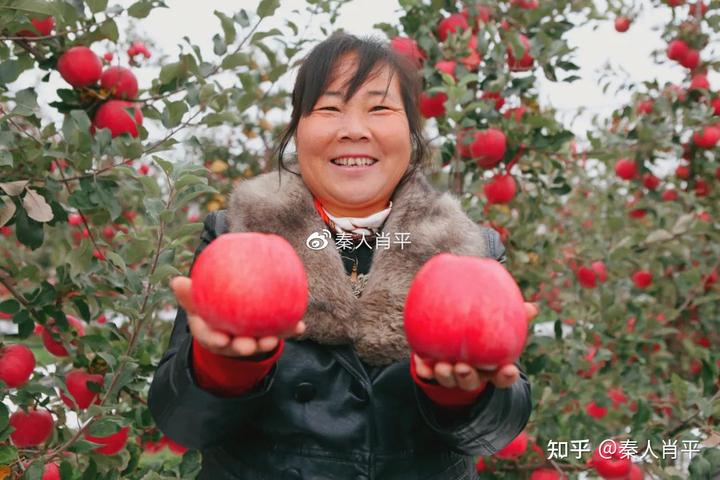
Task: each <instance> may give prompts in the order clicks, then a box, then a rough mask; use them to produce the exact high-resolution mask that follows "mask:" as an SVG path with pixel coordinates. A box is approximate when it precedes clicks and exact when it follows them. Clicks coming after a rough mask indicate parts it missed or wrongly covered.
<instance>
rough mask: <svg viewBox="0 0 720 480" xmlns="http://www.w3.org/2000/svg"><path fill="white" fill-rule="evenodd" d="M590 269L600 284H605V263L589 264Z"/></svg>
mask: <svg viewBox="0 0 720 480" xmlns="http://www.w3.org/2000/svg"><path fill="white" fill-rule="evenodd" d="M590 267H591V268H592V269H593V270H594V271H595V273H596V274H597V276H598V280H600V282H602V283H605V281H606V280H607V270H606V269H605V263H604V262H602V261H600V260H597V261H595V262H593V263H592V264H590Z"/></svg>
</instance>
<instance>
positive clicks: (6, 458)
mask: <svg viewBox="0 0 720 480" xmlns="http://www.w3.org/2000/svg"><path fill="white" fill-rule="evenodd" d="M16 458H17V449H16V448H15V447H13V446H11V445H0V464H3V465H7V464H8V463H12V462H13V461H15V459H16Z"/></svg>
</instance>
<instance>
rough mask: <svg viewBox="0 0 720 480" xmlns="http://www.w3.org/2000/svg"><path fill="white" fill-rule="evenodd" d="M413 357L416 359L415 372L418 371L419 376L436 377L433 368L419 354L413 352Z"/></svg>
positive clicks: (428, 378) (425, 377)
mask: <svg viewBox="0 0 720 480" xmlns="http://www.w3.org/2000/svg"><path fill="white" fill-rule="evenodd" d="M413 357H414V361H415V373H417V375H418V377H420V378H424V379H426V380H432V379H433V378H434V377H435V375H434V374H433V370H432V368H430V366H429V365H428V364H426V363H425V362H423V360H422V358H420V357H418V356H417V355H415V354H413Z"/></svg>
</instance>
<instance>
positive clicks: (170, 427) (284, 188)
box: [149, 34, 536, 480]
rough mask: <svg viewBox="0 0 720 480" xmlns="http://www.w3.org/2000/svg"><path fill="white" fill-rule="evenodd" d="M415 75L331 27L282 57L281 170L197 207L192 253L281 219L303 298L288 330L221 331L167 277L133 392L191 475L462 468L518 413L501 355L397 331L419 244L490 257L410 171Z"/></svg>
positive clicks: (416, 118)
mask: <svg viewBox="0 0 720 480" xmlns="http://www.w3.org/2000/svg"><path fill="white" fill-rule="evenodd" d="M420 88H421V86H420V79H419V78H418V76H417V72H416V67H415V66H414V65H412V64H411V63H409V61H407V60H406V59H404V58H402V57H400V56H398V55H396V54H395V53H394V52H392V51H391V50H390V49H388V48H387V46H386V45H385V44H383V43H380V42H377V41H373V40H365V39H362V40H361V39H358V38H356V37H354V36H351V35H347V34H336V35H333V36H332V37H330V38H329V39H327V40H325V41H324V42H322V43H320V44H319V45H317V46H316V47H315V48H314V49H313V50H312V52H311V53H310V54H309V55H308V57H307V58H306V59H305V61H304V63H303V65H302V66H301V68H300V70H299V72H298V77H297V80H296V83H295V88H294V91H293V96H292V103H293V114H292V119H291V122H290V124H289V126H288V128H287V130H286V133H285V134H284V136H283V138H282V139H281V141H280V143H279V147H278V151H277V154H278V159H279V161H280V166H281V167H282V168H280V169H279V172H278V174H279V176H278V177H276V176H275V174H273V173H267V174H263V175H259V176H257V177H255V178H252V179H249V180H246V181H243V182H241V183H240V184H238V185H237V186H236V188H235V190H234V191H233V193H232V195H231V200H230V203H229V208H228V210H227V211H226V212H219V213H218V214H214V213H213V214H210V215H209V216H208V217H207V219H206V220H205V231H204V232H203V235H202V243H201V245H200V247H199V248H198V250H197V252H196V257H197V254H199V253H200V252H201V251H202V250H203V248H205V246H207V245H208V244H209V243H210V242H211V241H212V240H213V239H214V238H215V237H216V236H217V235H219V234H222V233H224V232H226V231H232V232H240V231H257V232H267V233H274V234H277V235H281V236H283V237H284V238H285V239H286V240H288V241H289V242H290V243H291V245H292V246H293V247H294V249H295V251H296V252H297V254H298V256H299V257H300V259H301V260H302V261H303V263H304V266H305V269H306V272H307V275H308V285H309V295H310V301H309V305H308V308H307V312H306V314H305V316H304V317H303V321H301V322H299V323H298V325H297V328H296V329H295V330H294V331H293V332H283V334H281V335H279V336H278V337H265V338H259V339H252V338H240V337H238V338H230V337H229V336H228V335H226V334H225V333H223V332H219V331H212V330H211V329H210V328H209V327H208V326H207V324H205V322H203V320H202V319H201V318H199V317H198V316H197V315H195V313H194V307H193V305H192V300H191V298H190V294H189V292H190V285H191V283H190V282H191V281H190V279H189V278H187V277H178V278H175V279H173V282H172V288H173V291H174V292H175V295H176V297H177V299H178V302H179V304H180V306H181V308H180V309H179V311H178V315H177V318H176V320H175V326H174V329H173V332H172V337H171V340H170V346H169V348H168V351H167V353H166V354H165V356H164V357H163V359H162V361H161V363H160V366H159V367H158V370H157V372H156V375H155V378H154V379H153V383H152V385H151V390H150V397H149V405H150V409H151V412H152V414H153V416H154V418H155V421H156V423H157V425H158V426H159V428H160V429H161V430H162V431H163V432H164V433H165V434H166V435H167V436H168V437H170V438H171V439H173V440H175V441H176V442H178V443H180V444H182V445H185V446H188V447H191V448H197V449H201V450H202V453H203V469H202V473H201V475H200V478H203V479H213V480H216V479H383V480H385V479H388V480H390V479H393V480H394V479H443V480H446V479H470V478H476V473H475V470H474V457H475V456H478V455H491V454H493V453H495V452H496V451H498V450H499V449H501V448H502V447H504V446H505V445H507V444H508V443H509V442H510V441H511V440H512V439H513V438H514V437H515V436H517V435H518V433H520V432H521V431H522V429H523V428H524V427H525V425H526V423H527V421H528V417H529V416H530V411H531V397H530V385H529V383H528V380H527V377H526V376H525V374H524V373H522V372H520V371H519V369H518V366H517V365H514V364H511V365H504V366H500V367H499V368H498V369H497V370H496V371H494V372H483V371H479V370H477V369H476V368H474V367H473V366H471V365H467V364H463V363H458V364H455V365H451V364H449V363H447V362H438V363H437V364H436V365H435V366H434V368H431V367H430V366H429V365H427V364H425V363H424V362H423V361H422V360H420V359H419V358H418V357H416V356H415V355H414V354H412V352H411V351H410V349H409V346H408V344H407V341H406V339H405V334H404V331H403V317H402V311H403V306H404V301H405V297H406V294H407V290H408V287H409V285H410V282H411V281H412V278H413V276H414V274H415V273H416V272H417V271H418V269H419V268H420V267H421V266H422V265H423V264H424V263H425V262H426V261H427V260H429V259H430V258H431V257H432V256H433V255H435V254H437V253H440V252H451V253H454V254H457V255H474V256H481V257H482V256H492V257H495V258H497V259H498V260H500V261H501V262H504V258H505V257H504V248H503V246H502V244H501V243H500V241H499V238H498V235H497V233H495V232H494V231H493V230H490V229H487V228H483V227H479V226H478V225H477V224H476V223H474V222H473V221H472V220H471V219H470V218H468V216H467V215H466V214H465V213H464V212H463V210H462V209H461V206H460V204H459V202H458V200H457V199H455V198H454V197H452V196H451V195H449V194H440V193H439V192H437V191H436V190H434V189H433V188H432V187H431V185H430V184H429V183H428V182H427V181H426V180H425V178H424V177H423V175H422V173H421V172H420V170H419V167H420V166H421V165H422V163H423V161H424V160H425V159H426V157H427V155H428V150H427V146H426V144H425V140H424V138H423V133H422V130H421V127H422V126H421V118H420V115H419V112H418V106H417V101H418V98H419V93H420ZM290 140H294V142H295V145H296V150H297V160H296V161H294V162H292V163H290V164H288V165H285V164H283V163H282V158H283V153H284V150H285V148H286V146H287V145H288V143H289V142H290ZM351 164H357V165H355V166H351ZM403 238H404V239H405V242H404V243H403V241H402V239H403ZM383 239H385V240H383ZM387 239H389V240H390V242H387ZM398 239H400V241H398ZM381 240H382V241H381ZM388 243H389V244H388ZM323 246H324V247H325V248H321V247H323ZM386 247H387V248H386ZM527 310H528V317H529V318H530V317H532V316H533V315H534V314H535V313H536V310H535V307H534V306H532V305H530V304H527ZM411 360H412V361H411Z"/></svg>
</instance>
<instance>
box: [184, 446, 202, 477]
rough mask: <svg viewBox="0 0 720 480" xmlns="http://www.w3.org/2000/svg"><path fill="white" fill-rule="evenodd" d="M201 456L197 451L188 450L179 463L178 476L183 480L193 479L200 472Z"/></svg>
mask: <svg viewBox="0 0 720 480" xmlns="http://www.w3.org/2000/svg"><path fill="white" fill-rule="evenodd" d="M201 460H202V456H201V455H200V452H199V451H197V450H188V451H187V452H185V455H183V458H182V462H180V476H182V477H183V478H195V476H196V475H197V474H198V472H199V471H200V465H201Z"/></svg>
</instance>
